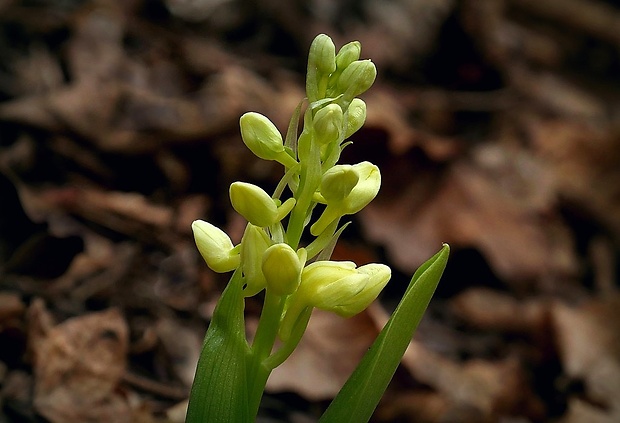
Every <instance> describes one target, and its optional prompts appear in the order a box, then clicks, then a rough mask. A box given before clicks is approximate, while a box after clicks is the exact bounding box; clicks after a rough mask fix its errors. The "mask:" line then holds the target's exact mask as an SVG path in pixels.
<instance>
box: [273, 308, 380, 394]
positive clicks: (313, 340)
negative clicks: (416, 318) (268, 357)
mask: <svg viewBox="0 0 620 423" xmlns="http://www.w3.org/2000/svg"><path fill="white" fill-rule="evenodd" d="M377 334H378V330H377V328H376V326H375V324H374V323H373V321H372V319H370V317H369V316H368V314H367V313H366V312H362V313H360V314H358V315H357V316H354V317H351V318H350V319H343V318H341V317H339V316H337V315H335V314H333V313H329V312H326V311H322V310H319V309H315V310H314V312H313V313H312V317H311V319H310V323H309V324H308V329H307V330H306V333H305V334H304V337H303V338H302V340H301V342H300V343H299V346H298V347H297V349H296V350H295V351H294V352H293V354H292V355H291V357H290V358H289V359H288V360H287V361H285V362H284V363H283V364H282V365H281V366H280V367H277V368H276V369H275V370H274V371H273V373H272V374H271V377H270V378H269V381H268V382H267V389H268V390H269V391H272V392H277V391H294V392H297V393H298V394H300V395H302V396H303V397H305V398H307V399H309V400H324V399H328V398H333V397H334V396H335V395H336V394H337V393H338V391H339V390H340V388H342V385H344V382H345V381H346V380H347V379H348V377H349V375H350V374H351V373H352V372H353V370H354V369H355V367H356V366H357V363H358V362H359V361H360V359H361V358H362V356H363V355H364V353H365V352H366V351H367V350H368V347H369V346H370V345H371V344H372V342H373V341H374V339H375V338H376V336H377Z"/></svg>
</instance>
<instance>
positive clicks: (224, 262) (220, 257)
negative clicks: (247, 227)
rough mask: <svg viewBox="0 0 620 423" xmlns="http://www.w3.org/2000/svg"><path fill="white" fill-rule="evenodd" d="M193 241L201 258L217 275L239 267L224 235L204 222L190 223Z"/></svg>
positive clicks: (231, 246)
mask: <svg viewBox="0 0 620 423" xmlns="http://www.w3.org/2000/svg"><path fill="white" fill-rule="evenodd" d="M192 231H193V232H194V240H195V241H196V246H197V247H198V251H199V252H200V255H201V256H202V258H203V259H204V260H205V261H206V262H207V265H208V266H209V268H210V269H211V270H213V271H214V272H218V273H224V272H230V271H231V270H234V269H236V268H237V267H238V266H239V262H240V259H239V254H238V253H235V252H233V249H234V248H235V247H234V246H233V243H232V241H231V240H230V238H229V237H228V235H226V233H225V232H224V231H223V230H221V229H220V228H218V227H217V226H214V225H212V224H210V223H209V222H205V221H204V220H195V221H194V222H193V223H192Z"/></svg>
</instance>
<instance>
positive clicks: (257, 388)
mask: <svg viewBox="0 0 620 423" xmlns="http://www.w3.org/2000/svg"><path fill="white" fill-rule="evenodd" d="M283 308H284V297H281V296H279V295H275V294H273V293H271V292H270V291H269V289H267V290H266V291H265V302H264V303H263V310H262V312H261V316H260V319H259V321H258V328H257V329H256V335H255V336H254V342H253V343H252V355H251V359H250V361H251V363H250V366H249V371H248V386H249V388H250V389H249V396H250V399H249V409H250V415H254V416H255V415H256V413H257V412H258V407H259V406H260V401H261V398H262V394H263V391H264V390H265V385H266V383H267V378H268V377H269V374H270V373H271V369H269V368H267V367H265V366H263V365H262V362H263V361H264V360H265V359H266V358H267V357H269V355H270V354H271V350H272V349H273V345H274V343H275V340H276V336H277V334H278V328H279V325H280V318H281V317H282V310H283Z"/></svg>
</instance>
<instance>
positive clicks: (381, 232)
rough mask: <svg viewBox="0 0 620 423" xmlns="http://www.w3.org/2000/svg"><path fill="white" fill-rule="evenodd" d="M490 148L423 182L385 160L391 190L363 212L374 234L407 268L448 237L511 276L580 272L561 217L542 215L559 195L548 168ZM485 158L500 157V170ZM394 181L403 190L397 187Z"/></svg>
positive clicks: (387, 185) (497, 159)
mask: <svg viewBox="0 0 620 423" xmlns="http://www.w3.org/2000/svg"><path fill="white" fill-rule="evenodd" d="M486 153H487V151H485V150H482V151H481V152H479V153H478V155H479V156H481V157H480V158H478V159H477V160H478V162H473V163H472V162H470V161H468V160H461V161H460V162H457V163H455V164H454V165H453V166H452V167H451V168H450V170H449V171H448V172H447V174H446V175H445V177H444V178H443V179H441V180H438V181H433V182H430V183H426V184H425V185H422V183H423V182H424V177H425V175H420V176H421V178H422V182H415V179H414V182H412V183H408V182H402V181H408V180H411V179H412V178H415V176H412V174H413V175H415V174H414V173H413V172H411V171H409V174H406V173H403V172H402V171H403V169H402V168H399V173H398V174H392V173H390V170H389V167H386V168H385V169H386V170H385V171H384V173H386V176H385V180H386V181H385V182H384V183H383V186H382V188H383V191H384V195H382V194H381V193H380V194H379V197H378V198H377V199H376V200H375V201H374V202H372V203H371V204H370V205H369V206H368V207H367V208H366V209H364V210H363V211H362V213H361V218H362V222H363V223H364V227H365V229H366V232H367V233H368V235H369V237H370V238H371V239H373V240H374V241H376V242H379V243H382V244H385V245H386V246H387V248H388V250H389V253H390V256H391V257H392V259H393V260H394V262H395V263H396V264H397V265H398V266H399V267H400V268H402V269H405V270H407V271H408V272H413V271H414V270H415V268H416V267H417V266H419V265H420V264H421V263H422V262H424V260H426V259H427V258H428V257H430V256H431V255H432V254H433V253H434V252H435V251H436V250H437V248H439V246H440V245H441V243H442V242H448V243H451V244H453V245H454V246H457V247H458V246H470V247H471V246H473V247H475V248H477V249H479V250H480V251H482V252H483V254H484V255H485V257H487V258H488V260H489V261H490V263H491V265H492V268H493V269H494V270H495V271H496V272H497V273H498V274H499V275H500V276H502V277H503V278H505V279H507V280H508V281H511V280H524V279H531V278H540V277H543V276H549V275H556V276H557V275H566V274H574V272H575V263H576V260H575V258H574V254H575V253H574V251H573V250H572V248H571V243H570V240H571V238H570V234H569V233H568V232H567V229H566V228H565V227H564V226H563V224H562V222H561V221H560V220H559V219H558V218H555V219H551V220H549V219H546V218H544V217H543V216H544V214H545V213H546V211H547V210H548V208H549V207H550V201H551V197H552V195H551V194H552V191H551V190H550V189H549V184H548V183H546V182H545V179H544V173H542V172H541V171H540V169H539V168H538V167H537V166H533V165H524V162H525V163H527V159H526V158H523V157H522V158H519V157H518V156H516V157H515V156H514V155H513V154H512V153H511V152H509V151H504V150H502V149H501V148H498V149H496V150H495V151H492V154H490V155H491V156H492V157H493V158H492V159H488V158H486V157H485V154H486ZM485 160H486V161H493V162H498V163H496V164H494V165H493V166H495V167H497V169H485V167H488V166H487V165H485V164H484V161H485ZM405 172H407V171H406V170H405ZM427 179H428V178H427ZM392 180H393V181H394V182H393V184H394V186H398V187H400V189H398V188H394V187H391V186H390V185H391V184H392ZM399 181H400V182H399ZM507 240H510V242H507ZM567 241H568V242H567Z"/></svg>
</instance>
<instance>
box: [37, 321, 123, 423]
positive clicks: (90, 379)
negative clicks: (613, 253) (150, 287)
mask: <svg viewBox="0 0 620 423" xmlns="http://www.w3.org/2000/svg"><path fill="white" fill-rule="evenodd" d="M127 344H128V328H127V325H126V323H125V320H124V319H123V317H122V316H121V314H120V313H119V312H118V310H115V309H110V310H107V311H103V312H98V313H91V314H87V315H83V316H79V317H74V318H71V319H69V320H67V321H65V322H63V323H61V324H59V325H57V326H54V327H52V328H50V329H49V330H48V331H47V333H46V334H45V335H44V337H43V338H42V339H41V340H40V341H39V342H37V343H35V344H34V345H33V353H34V374H35V389H34V404H35V408H36V409H37V411H38V412H39V413H40V414H41V415H43V416H45V418H47V419H49V420H50V421H51V422H55V423H56V422H57V423H72V422H75V423H81V422H84V421H92V422H112V421H113V422H130V421H131V418H130V409H129V405H128V404H127V402H126V400H125V399H124V397H123V396H122V395H121V394H120V393H119V392H118V391H117V389H118V385H119V382H120V380H121V377H122V375H123V373H124V372H125V366H126V362H125V361H126V356H127Z"/></svg>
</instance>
